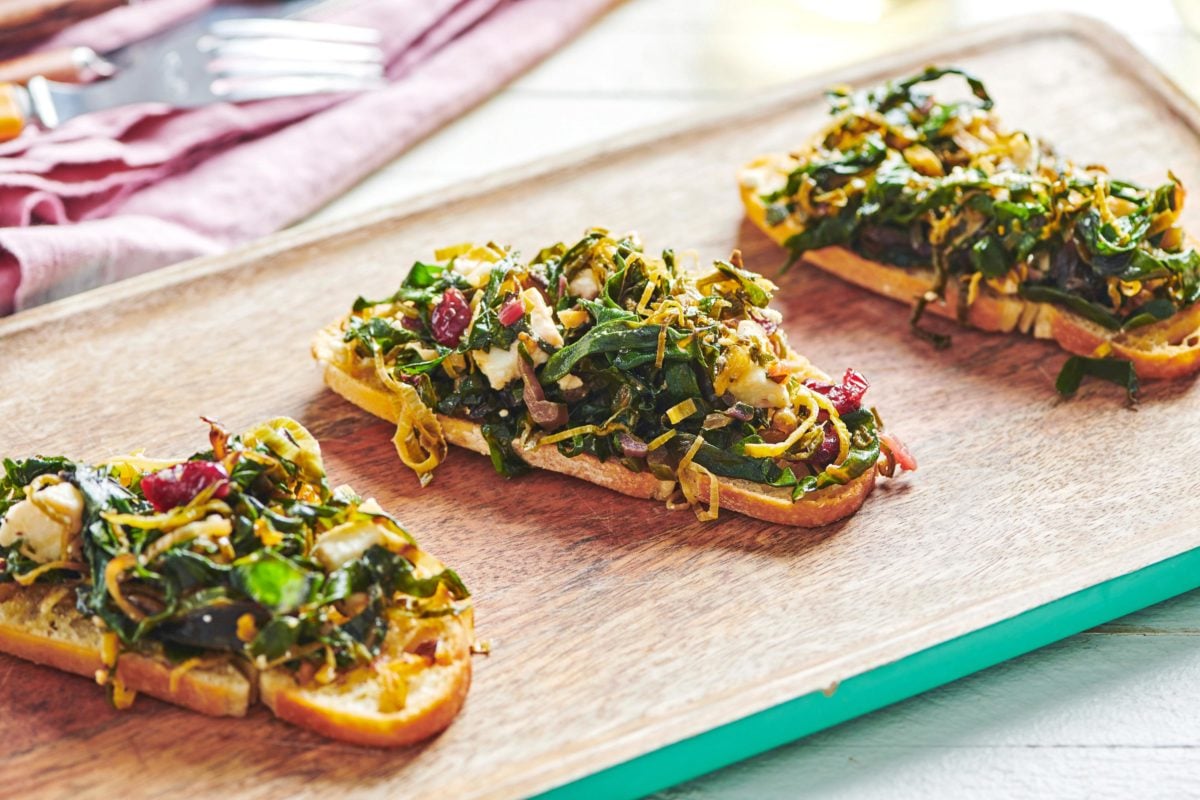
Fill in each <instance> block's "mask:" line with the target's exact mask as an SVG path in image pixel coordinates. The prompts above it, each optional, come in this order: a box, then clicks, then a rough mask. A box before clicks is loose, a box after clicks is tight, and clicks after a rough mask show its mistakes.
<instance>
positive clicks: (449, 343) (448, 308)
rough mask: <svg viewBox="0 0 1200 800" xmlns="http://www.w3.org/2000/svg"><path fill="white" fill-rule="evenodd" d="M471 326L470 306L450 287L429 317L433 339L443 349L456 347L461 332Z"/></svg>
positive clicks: (460, 293) (460, 294)
mask: <svg viewBox="0 0 1200 800" xmlns="http://www.w3.org/2000/svg"><path fill="white" fill-rule="evenodd" d="M470 324H471V306H470V305H469V304H468V303H467V298H466V297H464V296H463V293H462V292H460V291H459V290H458V289H456V288H454V287H453V286H451V287H450V288H449V289H447V290H446V291H445V292H443V293H442V299H441V300H440V301H439V302H438V304H437V305H436V306H434V308H433V313H432V314H430V315H429V327H430V328H431V329H432V330H433V338H434V341H436V342H437V343H438V344H440V345H442V346H443V347H457V346H458V343H459V341H460V340H461V339H462V335H463V331H465V330H466V329H467V326H468V325H470Z"/></svg>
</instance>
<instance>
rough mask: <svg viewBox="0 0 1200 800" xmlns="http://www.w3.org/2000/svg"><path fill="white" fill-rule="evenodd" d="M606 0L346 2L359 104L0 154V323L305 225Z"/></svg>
mask: <svg viewBox="0 0 1200 800" xmlns="http://www.w3.org/2000/svg"><path fill="white" fill-rule="evenodd" d="M211 2H212V0H153V2H147V3H141V4H138V5H137V6H136V7H133V6H131V7H127V8H122V9H118V10H115V11H111V12H109V13H108V14H105V15H103V16H102V17H99V18H96V19H93V20H89V21H86V22H82V23H80V24H78V25H76V26H74V27H73V28H72V29H70V30H69V31H66V32H64V33H62V34H59V35H58V36H57V37H55V39H54V40H53V41H52V42H50V43H48V46H52V45H55V44H57V45H62V44H86V45H89V46H93V47H96V49H99V50H107V49H111V48H113V47H116V46H118V45H120V44H121V43H122V42H124V41H128V40H130V39H133V38H137V37H138V36H140V35H144V33H145V32H147V31H151V30H155V29H157V28H159V27H161V26H162V25H163V24H165V23H167V22H169V21H170V20H173V19H177V18H179V17H181V16H184V15H186V14H188V13H189V12H191V11H193V10H195V9H198V8H203V7H205V6H207V5H210V4H211ZM611 2H612V0H356V2H355V3H353V4H347V5H345V6H337V13H336V14H327V15H325V17H324V18H329V19H332V20H336V21H338V22H350V23H357V24H365V25H370V26H372V27H375V28H377V29H379V30H380V32H381V33H382V34H383V40H384V41H383V48H384V51H385V53H386V54H387V60H388V68H387V75H388V81H389V82H388V84H387V86H386V87H383V88H381V89H378V90H374V91H371V92H367V93H363V94H358V95H353V96H350V97H345V96H339V97H334V96H313V97H300V98H287V99H279V100H269V101H263V102H259V103H253V104H247V105H242V106H233V105H228V104H221V105H215V106H208V107H206V108H199V109H194V110H191V111H176V112H172V111H168V110H166V109H164V108H162V107H161V106H153V105H142V106H137V107H129V108H123V109H114V110H113V111H110V112H104V113H99V114H92V115H90V116H87V117H80V118H78V119H76V120H72V121H71V122H69V123H67V124H66V125H64V126H62V127H61V128H59V129H57V130H54V131H49V132H37V131H30V132H27V133H26V134H24V135H22V136H21V137H20V138H19V139H16V140H14V141H12V142H8V143H5V144H0V314H4V313H10V312H11V311H13V310H15V309H21V308H27V307H29V306H32V305H37V304H39V303H44V302H47V301H48V300H52V299H55V298H58V297H63V296H65V295H68V294H72V293H74V292H79V291H82V290H84V289H88V288H91V287H93V286H99V285H101V284H104V283H108V282H111V281H114V280H119V279H121V278H125V277H129V276H131V275H137V274H139V273H142V272H146V271H148V270H152V269H155V268H157V267H161V266H165V265H167V264H171V263H174V262H177V261H181V260H183V259H186V258H192V257H194V256H200V255H209V254H213V253H218V252H221V251H222V250H224V249H226V248H228V247H230V246H232V245H235V244H238V243H241V242H245V241H248V240H251V239H254V238H257V237H260V236H263V235H265V234H267V233H270V232H272V231H274V230H278V229H279V228H281V227H284V226H286V225H288V224H290V223H293V222H295V221H297V220H299V219H301V218H303V217H304V216H306V215H308V214H310V213H311V212H313V211H314V210H316V209H317V208H319V207H320V206H321V205H323V204H324V203H326V202H328V201H329V200H330V199H332V198H333V197H335V196H337V195H338V194H340V193H341V192H343V191H345V190H346V189H348V188H349V187H351V186H353V185H354V184H355V183H357V182H358V181H359V180H361V179H362V178H363V177H364V176H366V175H367V174H369V173H370V172H372V171H374V170H375V169H377V168H379V167H380V166H382V165H383V164H385V163H387V162H388V161H389V160H391V159H393V158H395V157H396V156H397V155H398V154H399V153H401V152H402V151H403V150H405V149H406V148H408V147H409V146H411V145H412V144H413V143H415V142H416V141H418V140H419V139H421V138H422V137H423V136H425V135H427V134H428V133H430V132H431V131H433V130H435V129H437V128H438V127H440V126H441V125H443V124H445V123H446V122H447V121H449V120H451V119H453V118H454V117H456V116H458V115H459V114H462V113H463V112H464V111H466V110H467V109H469V108H470V107H471V106H473V105H475V104H476V103H478V102H479V101H481V100H482V99H484V98H485V97H487V96H488V95H490V94H491V93H493V92H494V91H495V90H496V89H498V88H499V87H500V86H502V85H503V84H505V83H507V82H508V81H509V80H511V79H512V78H514V77H515V76H517V75H518V74H520V73H521V72H523V71H524V70H525V69H527V68H528V67H529V66H531V65H532V64H534V63H536V62H537V61H538V60H540V59H541V58H543V57H544V56H545V55H547V54H548V53H549V52H551V51H552V50H553V49H554V48H555V47H556V46H558V45H560V44H561V43H562V42H563V41H565V40H566V39H568V38H570V37H571V36H572V35H574V34H575V33H576V32H578V31H579V30H580V29H581V28H582V27H583V26H585V25H586V24H587V23H588V22H589V21H591V20H592V19H593V18H594V17H595V16H597V15H598V14H599V13H601V12H602V11H603V10H604V9H605V8H606V7H607V6H608V5H610V4H611Z"/></svg>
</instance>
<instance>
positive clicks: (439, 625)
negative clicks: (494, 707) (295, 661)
mask: <svg viewBox="0 0 1200 800" xmlns="http://www.w3.org/2000/svg"><path fill="white" fill-rule="evenodd" d="M473 639H474V632H473V627H472V616H471V611H470V610H469V609H468V610H467V611H465V612H463V613H462V614H459V615H456V616H444V617H432V618H429V619H424V620H419V619H415V618H412V617H402V616H399V615H397V616H395V617H394V618H393V619H392V621H391V626H390V627H389V630H388V636H387V640H386V641H385V643H384V647H383V653H382V654H381V655H380V656H379V658H378V659H376V661H375V662H374V663H373V664H372V665H370V666H364V667H357V668H355V669H354V670H351V671H350V672H348V673H346V674H344V675H341V676H339V677H338V679H337V680H336V681H334V682H333V683H330V684H327V685H320V684H318V683H310V684H309V685H306V686H301V685H300V684H298V683H297V682H296V679H295V677H294V676H293V674H292V673H291V672H287V671H285V670H280V669H274V670H269V671H267V672H264V673H263V674H262V676H261V677H260V679H259V687H260V689H261V692H262V700H263V702H264V703H266V704H267V706H268V707H269V708H270V709H271V710H272V711H274V712H275V715H276V716H277V717H279V718H280V719H283V720H287V721H288V722H291V723H293V724H295V725H300V726H301V727H304V728H309V729H311V730H314V731H316V732H317V733H320V734H322V735H324V736H328V737H330V738H333V739H341V740H342V741H345V742H351V743H352V744H361V745H370V746H375V747H399V746H401V745H406V744H413V743H414V742H419V741H421V740H422V739H427V738H429V737H430V736H432V735H433V734H435V733H437V732H439V731H441V730H443V729H444V728H446V726H448V725H449V724H450V721H451V720H453V719H454V717H455V715H457V714H458V712H459V709H461V708H462V705H463V702H464V701H465V700H466V698H467V690H468V689H469V688H470V686H471V645H472V642H473ZM422 644H430V647H429V652H428V654H427V655H418V654H417V653H415V651H416V650H417V649H418V648H420V646H421V645H422ZM388 672H391V673H392V674H393V676H394V677H392V676H388V677H387V678H383V677H381V674H383V673H388ZM388 680H399V681H404V684H405V685H404V687H403V688H401V689H400V693H401V697H402V698H403V701H404V702H402V703H401V704H399V706H400V707H399V708H397V709H396V710H391V708H390V706H389V704H390V703H393V702H394V699H393V698H392V697H391V692H392V691H394V690H392V689H390V688H389V684H388Z"/></svg>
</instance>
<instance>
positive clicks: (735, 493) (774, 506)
mask: <svg viewBox="0 0 1200 800" xmlns="http://www.w3.org/2000/svg"><path fill="white" fill-rule="evenodd" d="M341 330H342V320H339V321H337V322H334V323H332V324H330V325H327V326H326V327H325V328H323V329H321V330H320V331H319V332H318V333H317V335H316V337H315V338H314V339H313V345H312V352H313V357H314V358H315V359H316V360H317V361H318V362H320V364H321V366H322V367H323V369H324V377H325V383H326V385H327V386H329V388H330V389H332V390H333V391H334V392H336V393H337V394H339V395H341V396H342V397H344V398H345V399H347V400H349V401H350V402H351V403H353V404H354V405H356V406H358V407H359V408H361V409H363V410H364V411H367V412H368V413H370V414H373V415H375V416H377V417H380V418H382V419H386V420H388V421H390V422H396V412H395V410H394V408H393V406H392V401H391V397H390V395H389V394H388V392H387V390H386V389H385V388H383V387H382V386H380V385H379V383H378V381H376V380H375V379H374V376H371V375H366V374H362V375H353V374H351V373H350V372H349V371H347V370H346V369H345V368H344V367H343V366H342V365H343V364H345V363H346V360H347V359H346V353H345V345H344V344H343V342H342V334H341ZM437 418H438V422H439V423H440V424H441V426H442V432H443V434H444V435H445V437H446V441H448V442H449V443H450V444H454V445H458V446H459V447H465V448H467V449H468V450H473V451H475V452H476V453H482V454H484V455H487V453H488V446H487V442H486V441H485V440H484V438H483V434H482V433H481V431H480V426H479V425H477V424H475V423H473V422H469V421H467V420H462V419H458V418H456V417H448V416H445V415H442V414H438V415H437ZM516 454H517V456H519V457H520V458H521V459H522V460H524V461H525V462H526V463H528V464H529V465H530V466H533V467H538V468H540V469H545V470H549V471H551V472H558V473H561V474H563V475H570V476H572V477H575V478H579V479H581V480H585V481H588V482H590V483H594V484H597V485H599V486H603V487H605V488H606V489H612V490H613V491H615V492H620V493H621V494H625V495H629V496H630V497H639V498H643V499H648V500H666V499H667V498H669V497H670V496H671V493H672V492H673V490H674V485H675V483H674V481H663V480H659V479H658V478H656V477H655V476H654V475H652V474H651V473H649V472H633V471H632V470H629V469H626V468H625V467H624V466H623V465H621V464H619V463H617V462H616V461H607V462H605V461H600V460H599V459H598V458H596V457H595V456H591V455H588V454H586V453H585V454H582V455H579V456H575V457H574V458H568V457H566V456H564V455H562V454H561V453H559V452H558V449H557V448H554V447H536V448H533V449H531V450H522V449H520V448H517V449H516ZM717 486H718V490H719V492H720V503H721V507H722V508H724V509H729V510H732V511H736V512H738V513H740V514H745V515H746V516H749V517H755V518H757V519H761V520H766V521H768V522H775V523H778V524H780V525H793V526H797V527H801V528H815V527H819V526H821V525H828V524H830V523H832V522H836V521H837V520H839V519H843V518H845V517H848V516H850V515H851V514H853V513H854V512H856V511H858V509H859V508H861V507H862V504H863V502H864V501H865V500H866V498H867V495H869V494H870V493H871V490H872V489H874V488H875V470H874V469H868V470H867V471H866V472H864V473H863V474H862V475H859V476H858V477H857V478H854V479H853V480H851V481H850V482H849V483H847V484H846V485H844V486H834V487H829V488H827V489H821V490H819V491H816V492H810V493H809V494H807V495H806V496H805V497H803V498H801V499H800V500H797V501H795V502H792V500H791V494H790V493H789V492H788V491H787V490H785V489H778V488H776V487H771V486H763V485H761V484H757V483H753V482H751V481H744V480H735V479H730V478H724V477H719V478H718V479H717ZM708 491H709V488H708V478H707V477H702V478H701V480H700V494H701V496H702V497H706V496H707V494H708Z"/></svg>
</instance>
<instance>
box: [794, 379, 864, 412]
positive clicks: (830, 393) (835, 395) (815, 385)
mask: <svg viewBox="0 0 1200 800" xmlns="http://www.w3.org/2000/svg"><path fill="white" fill-rule="evenodd" d="M804 385H805V386H807V387H808V388H809V389H812V390H813V391H814V392H819V393H821V394H823V395H825V396H826V397H828V398H829V403H830V404H831V405H832V406H833V407H834V408H836V409H837V412H838V413H839V414H849V413H850V412H851V411H857V410H858V409H859V408H860V407H862V399H863V395H864V394H866V393H867V387H868V386H870V384H869V383H867V379H866V378H864V377H863V376H862V373H861V372H859V371H858V370H854V369H848V370H846V374H845V375H843V376H842V382H841V383H840V384H837V385H834V384H829V383H822V382H821V381H812V380H809V381H805V382H804Z"/></svg>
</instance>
